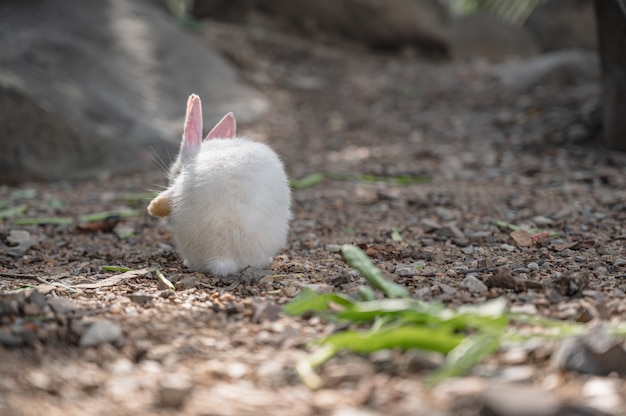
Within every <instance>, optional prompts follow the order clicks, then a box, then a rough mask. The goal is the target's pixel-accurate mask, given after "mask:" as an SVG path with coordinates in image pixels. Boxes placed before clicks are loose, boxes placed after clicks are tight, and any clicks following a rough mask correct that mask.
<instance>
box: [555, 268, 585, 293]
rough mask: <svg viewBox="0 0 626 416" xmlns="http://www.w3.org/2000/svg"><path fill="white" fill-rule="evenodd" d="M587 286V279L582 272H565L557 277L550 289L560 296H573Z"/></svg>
mask: <svg viewBox="0 0 626 416" xmlns="http://www.w3.org/2000/svg"><path fill="white" fill-rule="evenodd" d="M588 284H589V279H588V278H587V276H586V275H585V274H583V273H582V272H573V273H572V272H569V271H566V272H564V273H563V274H561V275H560V276H559V277H557V278H556V279H555V280H554V282H553V283H552V285H551V287H552V288H553V289H554V290H555V291H556V292H557V293H558V294H560V295H561V296H575V295H577V294H579V293H581V292H582V291H583V290H584V289H585V288H586V287H587V285H588Z"/></svg>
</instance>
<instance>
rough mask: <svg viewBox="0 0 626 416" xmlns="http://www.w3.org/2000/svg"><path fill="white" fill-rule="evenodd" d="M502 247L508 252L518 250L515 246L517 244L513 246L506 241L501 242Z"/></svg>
mask: <svg viewBox="0 0 626 416" xmlns="http://www.w3.org/2000/svg"><path fill="white" fill-rule="evenodd" d="M500 248H501V249H502V250H505V251H508V252H512V251H515V250H517V248H515V246H512V245H510V244H506V243H504V244H500Z"/></svg>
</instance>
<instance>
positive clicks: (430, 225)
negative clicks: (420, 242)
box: [420, 218, 441, 233]
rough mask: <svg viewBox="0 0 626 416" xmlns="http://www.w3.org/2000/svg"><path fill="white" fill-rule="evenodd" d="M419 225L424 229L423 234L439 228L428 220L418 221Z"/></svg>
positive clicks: (436, 223)
mask: <svg viewBox="0 0 626 416" xmlns="http://www.w3.org/2000/svg"><path fill="white" fill-rule="evenodd" d="M420 224H421V225H422V227H424V232H426V233H430V232H432V231H435V230H438V229H439V228H441V224H439V223H438V222H437V221H434V220H431V219H428V218H424V219H422V221H420Z"/></svg>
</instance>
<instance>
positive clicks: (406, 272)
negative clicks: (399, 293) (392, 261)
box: [393, 265, 419, 277]
mask: <svg viewBox="0 0 626 416" xmlns="http://www.w3.org/2000/svg"><path fill="white" fill-rule="evenodd" d="M393 273H394V274H397V275H398V276H400V277H411V276H416V275H417V274H418V273H419V271H418V270H417V268H416V267H415V266H402V265H400V266H398V267H396V269H395V270H394V271H393Z"/></svg>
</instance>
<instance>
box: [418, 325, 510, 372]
mask: <svg viewBox="0 0 626 416" xmlns="http://www.w3.org/2000/svg"><path fill="white" fill-rule="evenodd" d="M498 335H499V334H493V333H481V334H479V335H476V336H474V337H468V338H465V339H464V340H463V341H462V342H461V343H460V344H459V345H458V346H457V347H456V348H454V349H453V350H452V351H450V352H449V353H448V356H447V357H446V362H445V364H444V366H443V367H442V368H441V369H439V370H437V371H435V372H434V373H433V374H431V376H430V377H429V378H428V381H429V383H432V384H436V383H438V382H440V381H441V380H443V379H445V378H448V377H455V376H461V375H464V374H466V373H467V372H469V371H470V370H471V369H472V368H473V367H474V366H475V365H476V364H478V363H480V362H481V361H482V360H484V359H485V358H487V357H488V356H490V355H491V354H493V353H495V352H496V351H498V349H499V348H500V337H499V336H498Z"/></svg>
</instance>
